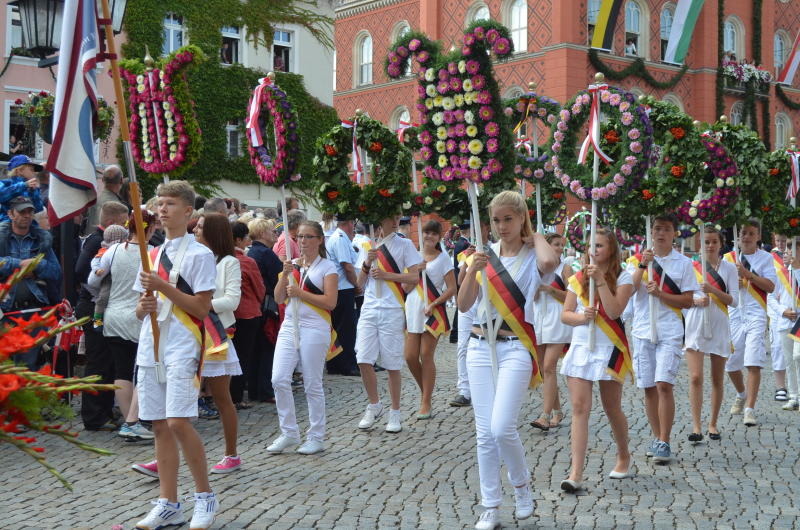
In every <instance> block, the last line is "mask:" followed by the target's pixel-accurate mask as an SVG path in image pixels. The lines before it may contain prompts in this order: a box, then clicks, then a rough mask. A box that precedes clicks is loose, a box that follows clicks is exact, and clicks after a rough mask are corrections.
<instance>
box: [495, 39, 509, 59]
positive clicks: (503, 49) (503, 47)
mask: <svg viewBox="0 0 800 530" xmlns="http://www.w3.org/2000/svg"><path fill="white" fill-rule="evenodd" d="M492 51H493V52H494V53H495V55H507V54H508V53H510V52H511V43H510V42H509V40H508V39H506V38H505V37H501V38H499V39H497V41H496V42H495V43H494V45H493V46H492Z"/></svg>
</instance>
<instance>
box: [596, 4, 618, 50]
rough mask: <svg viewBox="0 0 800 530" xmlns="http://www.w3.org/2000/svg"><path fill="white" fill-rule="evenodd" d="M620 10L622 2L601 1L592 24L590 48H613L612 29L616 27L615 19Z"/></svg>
mask: <svg viewBox="0 0 800 530" xmlns="http://www.w3.org/2000/svg"><path fill="white" fill-rule="evenodd" d="M621 10H622V0H603V3H602V4H600V11H599V12H598V13H597V21H595V24H594V35H593V36H592V48H599V49H601V50H611V48H612V47H613V46H614V28H616V27H617V18H619V12H620V11H621Z"/></svg>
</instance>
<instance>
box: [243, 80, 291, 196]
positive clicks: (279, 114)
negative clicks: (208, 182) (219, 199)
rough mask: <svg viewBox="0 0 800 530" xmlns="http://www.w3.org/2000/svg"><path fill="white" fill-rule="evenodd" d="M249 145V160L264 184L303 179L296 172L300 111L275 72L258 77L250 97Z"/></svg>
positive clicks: (284, 182)
mask: <svg viewBox="0 0 800 530" xmlns="http://www.w3.org/2000/svg"><path fill="white" fill-rule="evenodd" d="M270 125H271V127H270ZM247 147H248V151H249V153H250V163H251V164H252V165H253V167H255V168H256V173H257V174H258V176H259V178H261V181H262V182H264V184H269V185H271V186H280V185H283V184H286V183H287V182H291V181H297V180H299V179H300V175H295V172H294V171H295V169H296V168H297V156H298V154H299V152H300V142H299V137H298V135H297V113H296V112H295V111H294V109H293V108H292V105H291V103H290V102H289V98H288V97H287V96H286V92H284V91H283V90H281V89H280V88H278V86H277V85H276V84H275V81H274V79H273V77H272V74H270V75H268V76H267V77H264V78H262V79H260V80H259V82H258V86H257V87H256V89H255V90H254V91H253V95H252V97H251V98H250V104H249V105H248V113H247ZM270 147H272V148H273V149H274V152H270Z"/></svg>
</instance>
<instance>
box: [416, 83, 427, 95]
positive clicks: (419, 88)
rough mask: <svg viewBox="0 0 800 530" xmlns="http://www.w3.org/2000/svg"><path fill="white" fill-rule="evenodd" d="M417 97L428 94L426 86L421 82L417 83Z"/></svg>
mask: <svg viewBox="0 0 800 530" xmlns="http://www.w3.org/2000/svg"><path fill="white" fill-rule="evenodd" d="M417 97H420V98H424V97H427V94H426V93H425V87H424V86H422V85H419V84H418V85H417Z"/></svg>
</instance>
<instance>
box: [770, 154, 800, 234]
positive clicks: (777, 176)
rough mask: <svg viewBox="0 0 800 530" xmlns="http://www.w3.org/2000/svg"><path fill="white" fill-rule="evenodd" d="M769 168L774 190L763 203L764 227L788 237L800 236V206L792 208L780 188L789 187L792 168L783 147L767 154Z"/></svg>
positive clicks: (771, 185)
mask: <svg viewBox="0 0 800 530" xmlns="http://www.w3.org/2000/svg"><path fill="white" fill-rule="evenodd" d="M767 165H768V166H769V169H768V170H767V174H766V175H765V179H767V180H768V181H769V183H770V185H769V188H770V189H771V190H773V192H772V194H771V195H770V196H769V200H768V201H765V202H764V203H763V204H762V205H761V219H762V223H763V227H762V228H763V229H764V230H765V231H769V232H772V233H776V234H781V235H785V236H787V237H796V236H800V208H799V207H795V208H792V206H791V204H790V203H789V200H788V199H786V197H785V195H784V194H783V193H780V191H779V190H785V189H787V188H788V187H789V182H790V181H791V178H792V170H791V167H790V166H789V155H788V154H787V152H786V151H785V150H783V149H781V150H778V151H773V152H771V153H769V154H768V155H767Z"/></svg>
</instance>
